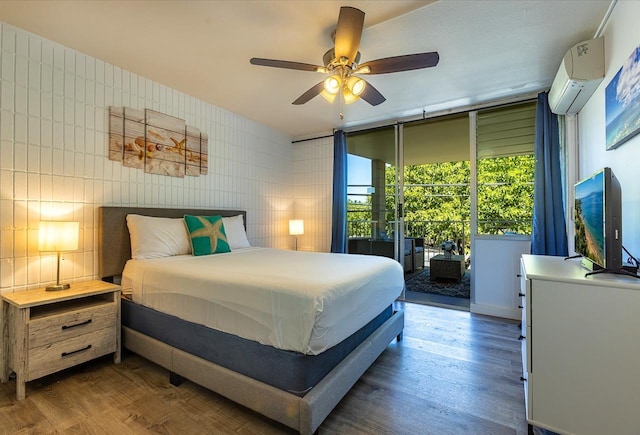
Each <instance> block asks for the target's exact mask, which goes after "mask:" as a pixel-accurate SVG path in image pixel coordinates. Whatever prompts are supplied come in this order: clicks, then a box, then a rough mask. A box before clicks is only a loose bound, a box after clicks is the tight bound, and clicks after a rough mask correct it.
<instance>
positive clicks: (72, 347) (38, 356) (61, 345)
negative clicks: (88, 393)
mask: <svg viewBox="0 0 640 435" xmlns="http://www.w3.org/2000/svg"><path fill="white" fill-rule="evenodd" d="M115 351H116V334H114V330H113V328H105V329H100V330H98V331H94V332H90V333H88V334H83V335H79V336H77V337H72V338H69V339H67V340H64V341H58V342H56V343H54V344H50V345H45V346H40V347H37V348H35V349H31V350H30V351H29V356H28V369H27V373H28V376H27V379H26V381H30V380H33V379H37V378H40V377H42V376H46V375H48V374H50V373H54V372H57V371H59V370H63V369H66V368H68V367H72V366H74V365H76V364H80V363H83V362H85V361H89V360H91V359H93V358H97V357H99V356H102V355H106V354H108V353H112V352H115Z"/></svg>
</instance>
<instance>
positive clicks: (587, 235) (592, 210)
mask: <svg viewBox="0 0 640 435" xmlns="http://www.w3.org/2000/svg"><path fill="white" fill-rule="evenodd" d="M603 200H604V175H603V173H602V172H600V173H598V174H596V175H595V176H594V177H591V178H589V179H587V180H584V181H583V182H581V183H580V184H578V185H576V204H575V206H576V208H575V210H576V216H575V234H576V252H577V253H579V254H582V255H584V256H585V257H587V258H590V259H591V260H593V261H594V262H596V263H597V264H599V265H603V264H604V215H603V213H604V207H603Z"/></svg>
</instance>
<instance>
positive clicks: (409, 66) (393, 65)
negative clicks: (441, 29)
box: [358, 51, 440, 74]
mask: <svg viewBox="0 0 640 435" xmlns="http://www.w3.org/2000/svg"><path fill="white" fill-rule="evenodd" d="M439 60H440V55H439V54H438V52H437V51H432V52H429V53H416V54H406V55H404V56H393V57H385V58H384V59H377V60H372V61H370V62H365V63H363V64H362V65H360V66H359V67H358V74H387V73H393V72H400V71H410V70H413V69H421V68H430V67H432V66H436V65H437V64H438V61H439ZM367 67H368V68H369V72H366V71H362V70H363V69H365V68H367Z"/></svg>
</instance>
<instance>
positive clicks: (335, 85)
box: [324, 75, 340, 95]
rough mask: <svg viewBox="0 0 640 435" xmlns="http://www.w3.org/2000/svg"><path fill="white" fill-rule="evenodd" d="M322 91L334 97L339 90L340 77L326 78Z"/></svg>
mask: <svg viewBox="0 0 640 435" xmlns="http://www.w3.org/2000/svg"><path fill="white" fill-rule="evenodd" d="M324 90H325V91H327V92H328V93H329V94H332V95H336V94H337V93H338V91H339V90H340V77H338V76H335V75H334V76H331V77H327V78H326V79H325V81H324Z"/></svg>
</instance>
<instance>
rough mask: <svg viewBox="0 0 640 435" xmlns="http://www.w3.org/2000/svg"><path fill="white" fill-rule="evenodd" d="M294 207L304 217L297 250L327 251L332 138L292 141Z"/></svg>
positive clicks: (331, 179) (328, 245)
mask: <svg viewBox="0 0 640 435" xmlns="http://www.w3.org/2000/svg"><path fill="white" fill-rule="evenodd" d="M294 173H295V175H294V186H295V187H294V210H295V213H294V214H295V217H296V218H297V219H303V220H304V235H302V236H299V237H298V249H299V250H301V251H319V252H329V251H330V250H331V225H332V221H331V208H332V205H331V204H332V195H333V191H332V189H333V187H332V183H333V137H322V138H320V139H313V140H305V141H301V142H297V143H295V144H294Z"/></svg>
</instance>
